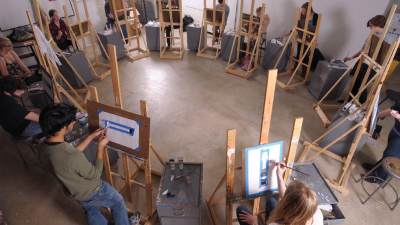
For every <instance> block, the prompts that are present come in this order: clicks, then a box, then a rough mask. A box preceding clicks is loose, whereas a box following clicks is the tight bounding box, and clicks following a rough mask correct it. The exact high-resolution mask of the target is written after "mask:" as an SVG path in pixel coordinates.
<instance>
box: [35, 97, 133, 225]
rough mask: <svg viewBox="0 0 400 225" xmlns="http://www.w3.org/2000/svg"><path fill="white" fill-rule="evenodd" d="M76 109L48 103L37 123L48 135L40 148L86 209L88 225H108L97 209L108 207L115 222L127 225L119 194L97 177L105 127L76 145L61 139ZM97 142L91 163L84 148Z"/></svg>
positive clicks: (102, 154)
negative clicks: (93, 159) (95, 156)
mask: <svg viewBox="0 0 400 225" xmlns="http://www.w3.org/2000/svg"><path fill="white" fill-rule="evenodd" d="M75 114H76V108H74V107H72V106H69V105H66V104H56V105H50V106H47V107H46V108H45V109H44V110H43V111H42V113H41V114H40V118H39V123H40V126H41V128H42V130H43V132H44V134H45V135H46V136H47V139H46V141H45V144H44V145H43V148H44V149H43V150H44V151H46V152H47V153H48V155H49V158H50V162H51V164H52V166H53V169H54V172H55V174H56V176H57V177H58V178H59V179H60V180H61V182H62V183H63V184H64V185H65V187H66V188H67V189H68V190H69V192H70V193H71V195H72V197H74V198H75V199H76V200H78V201H79V202H80V203H81V205H82V207H83V208H84V209H85V210H86V215H87V219H88V223H89V225H107V224H108V222H107V220H106V218H104V216H103V215H102V214H101V212H100V209H101V208H103V207H105V208H110V209H111V212H112V215H113V218H114V222H115V225H129V220H128V213H127V209H126V207H125V204H124V200H123V198H122V196H121V195H120V194H119V193H118V192H117V191H116V190H115V189H114V188H113V187H112V186H111V185H109V184H108V183H106V182H104V181H102V180H101V179H100V177H101V174H102V171H103V156H104V152H105V150H106V148H107V144H108V139H107V138H106V136H105V130H103V129H99V130H97V131H95V132H93V133H92V134H90V135H88V136H87V137H86V138H85V139H84V140H83V141H82V143H80V144H79V145H78V146H77V147H73V146H72V145H71V144H69V143H66V142H65V141H64V138H65V135H66V134H67V133H68V132H70V131H71V130H72V129H73V127H74V124H75ZM95 139H97V141H98V151H97V160H96V162H95V164H94V165H93V164H92V163H90V162H89V161H88V160H87V159H86V157H85V155H84V154H83V151H84V150H85V149H86V147H87V146H88V145H89V144H90V142H92V141H93V140H95Z"/></svg>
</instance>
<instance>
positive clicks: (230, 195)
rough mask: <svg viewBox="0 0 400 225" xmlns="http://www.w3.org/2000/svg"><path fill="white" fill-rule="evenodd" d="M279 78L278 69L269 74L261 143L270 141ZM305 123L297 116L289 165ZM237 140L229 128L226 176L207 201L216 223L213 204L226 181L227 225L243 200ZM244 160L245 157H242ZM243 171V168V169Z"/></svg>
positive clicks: (256, 208)
mask: <svg viewBox="0 0 400 225" xmlns="http://www.w3.org/2000/svg"><path fill="white" fill-rule="evenodd" d="M276 79H277V71H276V70H271V71H269V74H268V83H267V88H266V92H265V101H264V113H263V119H262V124H261V132H260V141H259V143H260V144H265V143H268V141H269V130H270V123H271V116H272V106H273V101H274V95H275V86H276ZM302 123H303V118H297V119H296V121H295V123H294V127H293V132H292V137H291V142H290V147H289V151H288V154H287V157H286V163H287V164H288V165H292V164H293V162H294V159H295V156H296V151H297V146H298V142H299V139H300V132H301V127H302ZM235 140H236V130H234V129H233V130H228V133H227V144H226V156H227V161H226V171H225V174H224V176H223V177H222V178H221V179H220V181H219V182H218V185H217V187H216V188H215V190H214V192H213V193H212V194H211V196H210V198H209V199H208V201H207V208H208V211H209V213H210V216H211V220H212V222H213V224H214V225H216V224H218V223H217V215H216V214H215V212H214V211H213V209H212V208H213V206H215V204H216V202H215V200H214V198H215V195H216V193H217V191H218V190H219V189H220V188H221V187H222V185H223V183H224V181H226V196H225V197H226V203H225V208H226V211H225V214H226V225H232V224H233V222H234V219H233V212H232V210H233V203H234V202H238V201H242V200H243V198H242V196H243V193H239V194H235V192H234V181H235V171H236V170H237V169H242V167H243V166H236V165H235V160H236V150H235ZM242 160H243V157H242ZM242 171H243V170H242ZM289 175H290V174H289V171H287V174H285V179H287V178H288V177H289ZM260 201H261V198H256V199H254V202H253V214H254V215H257V216H261V214H262V213H260V209H259V207H260Z"/></svg>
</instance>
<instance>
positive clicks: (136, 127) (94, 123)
mask: <svg viewBox="0 0 400 225" xmlns="http://www.w3.org/2000/svg"><path fill="white" fill-rule="evenodd" d="M87 112H88V115H89V128H90V130H92V131H93V130H96V129H98V128H106V129H107V138H108V139H109V140H110V146H111V147H114V148H116V149H119V150H122V151H124V152H126V153H128V154H130V155H134V156H135V157H138V158H141V159H147V158H148V157H149V137H150V118H148V117H144V116H141V115H138V114H134V113H131V112H127V111H124V110H122V109H119V108H116V107H112V106H108V105H105V104H101V103H98V102H93V101H88V102H87Z"/></svg>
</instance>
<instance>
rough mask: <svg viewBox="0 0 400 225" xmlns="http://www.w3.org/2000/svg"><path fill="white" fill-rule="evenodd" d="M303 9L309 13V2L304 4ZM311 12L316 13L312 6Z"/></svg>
mask: <svg viewBox="0 0 400 225" xmlns="http://www.w3.org/2000/svg"><path fill="white" fill-rule="evenodd" d="M301 8H302V9H305V10H306V11H307V9H308V2H306V3H304V4H303V5H302V6H301ZM311 12H312V13H315V12H314V9H313V7H312V6H311Z"/></svg>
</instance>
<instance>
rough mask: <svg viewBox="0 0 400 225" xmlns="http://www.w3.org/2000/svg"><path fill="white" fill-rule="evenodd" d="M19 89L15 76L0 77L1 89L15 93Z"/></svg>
mask: <svg viewBox="0 0 400 225" xmlns="http://www.w3.org/2000/svg"><path fill="white" fill-rule="evenodd" d="M17 89H18V82H17V80H16V79H15V78H13V77H10V76H7V77H4V78H2V79H0V91H1V92H8V93H9V94H13V93H14V92H15V91H16V90H17Z"/></svg>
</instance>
